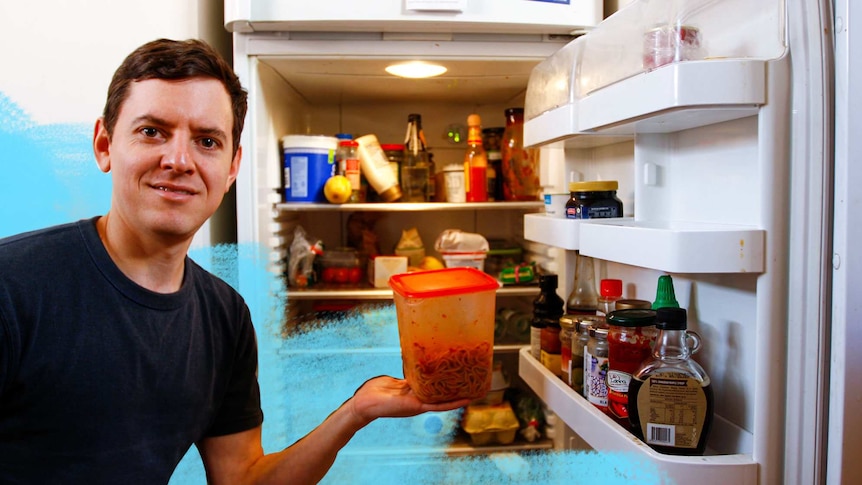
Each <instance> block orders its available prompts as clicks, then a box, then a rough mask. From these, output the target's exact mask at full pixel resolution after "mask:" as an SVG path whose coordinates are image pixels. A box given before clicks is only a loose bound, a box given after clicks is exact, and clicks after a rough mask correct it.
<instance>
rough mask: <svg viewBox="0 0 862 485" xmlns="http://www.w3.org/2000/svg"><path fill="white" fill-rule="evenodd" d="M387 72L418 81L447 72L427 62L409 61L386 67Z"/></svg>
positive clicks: (443, 68)
mask: <svg viewBox="0 0 862 485" xmlns="http://www.w3.org/2000/svg"><path fill="white" fill-rule="evenodd" d="M386 72H388V73H389V74H392V75H394V76H400V77H409V78H414V79H418V78H425V77H434V76H439V75H440V74H443V73H444V72H446V68H445V67H443V66H441V65H439V64H432V63H430V62H425V61H409V62H400V63H398V64H391V65H389V66H386Z"/></svg>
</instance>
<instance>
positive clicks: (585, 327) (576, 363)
mask: <svg viewBox="0 0 862 485" xmlns="http://www.w3.org/2000/svg"><path fill="white" fill-rule="evenodd" d="M574 318H575V319H576V320H575V329H574V332H573V334H572V368H571V378H570V379H571V386H572V389H574V390H575V392H577V393H578V394H580V395H582V396H584V397H586V394H585V393H584V368H585V367H584V356H585V355H586V352H587V344H589V342H590V328H591V327H592V326H593V325H600V324H601V320H602V319H601V318H599V317H598V316H595V315H577V316H575V317H574Z"/></svg>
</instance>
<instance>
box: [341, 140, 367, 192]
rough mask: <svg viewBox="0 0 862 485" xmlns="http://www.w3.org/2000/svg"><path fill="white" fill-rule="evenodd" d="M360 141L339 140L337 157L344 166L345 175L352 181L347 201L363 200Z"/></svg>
mask: <svg viewBox="0 0 862 485" xmlns="http://www.w3.org/2000/svg"><path fill="white" fill-rule="evenodd" d="M358 147H359V143H357V142H356V141H355V140H342V141H340V142H338V151H337V152H336V158H337V159H338V166H339V167H343V169H344V172H343V175H344V176H345V177H347V180H349V181H350V198H349V199H348V200H347V202H362V200H360V189H361V188H362V187H361V176H360V169H359V155H358V154H357V152H356V150H357V149H358Z"/></svg>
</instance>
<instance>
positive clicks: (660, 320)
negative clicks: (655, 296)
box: [655, 307, 688, 330]
mask: <svg viewBox="0 0 862 485" xmlns="http://www.w3.org/2000/svg"><path fill="white" fill-rule="evenodd" d="M687 320H688V317H687V315H686V311H685V308H679V307H676V308H674V307H664V308H659V309H658V310H656V311H655V322H656V323H655V328H657V329H659V330H685V329H686V327H687V323H686V322H687Z"/></svg>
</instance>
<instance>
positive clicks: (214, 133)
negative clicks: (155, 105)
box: [132, 114, 228, 140]
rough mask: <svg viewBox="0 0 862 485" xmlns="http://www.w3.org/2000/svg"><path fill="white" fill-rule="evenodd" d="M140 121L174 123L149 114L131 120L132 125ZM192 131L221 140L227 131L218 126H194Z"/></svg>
mask: <svg viewBox="0 0 862 485" xmlns="http://www.w3.org/2000/svg"><path fill="white" fill-rule="evenodd" d="M142 123H144V124H151V125H156V126H165V127H171V126H173V125H174V124H173V123H170V122H168V121H167V120H164V119H162V118H159V117H158V116H154V115H151V114H145V115H141V116H138V117H137V118H135V119H133V120H132V126H136V125H139V124H142ZM194 131H195V133H199V134H201V135H206V136H210V137H213V138H221V139H223V140H227V139H228V137H227V133H225V132H224V131H222V130H220V129H218V128H197V127H195V128H194Z"/></svg>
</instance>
